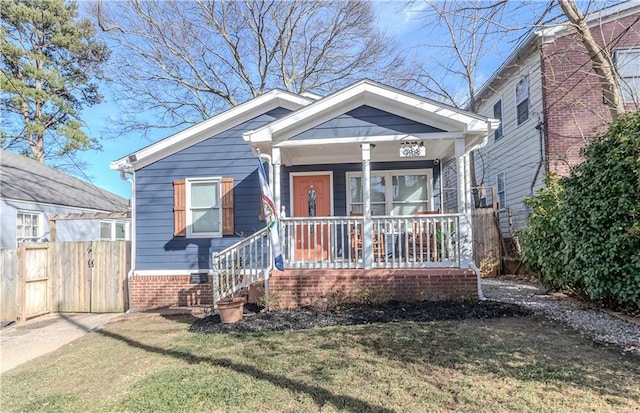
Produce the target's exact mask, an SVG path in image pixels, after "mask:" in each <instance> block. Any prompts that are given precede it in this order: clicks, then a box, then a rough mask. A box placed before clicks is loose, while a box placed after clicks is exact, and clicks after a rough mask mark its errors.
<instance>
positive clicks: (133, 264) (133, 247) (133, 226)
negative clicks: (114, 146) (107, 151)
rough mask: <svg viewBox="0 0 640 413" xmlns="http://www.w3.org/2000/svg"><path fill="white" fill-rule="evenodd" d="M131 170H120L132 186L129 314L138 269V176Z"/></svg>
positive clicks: (128, 287) (128, 275)
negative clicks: (133, 283) (135, 274)
mask: <svg viewBox="0 0 640 413" xmlns="http://www.w3.org/2000/svg"><path fill="white" fill-rule="evenodd" d="M129 168H130V165H129ZM129 168H126V167H124V168H122V169H120V179H122V180H123V181H126V182H129V183H130V184H131V221H130V222H131V223H130V226H129V234H130V238H131V268H130V269H129V272H128V273H127V304H129V308H127V313H128V312H130V311H131V310H130V303H131V277H132V276H133V274H134V272H135V267H136V180H135V177H136V176H135V173H133V172H130V170H131V169H129ZM128 173H130V174H131V178H128V177H127V175H126V174H128Z"/></svg>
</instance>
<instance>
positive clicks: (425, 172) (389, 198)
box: [346, 169, 433, 214]
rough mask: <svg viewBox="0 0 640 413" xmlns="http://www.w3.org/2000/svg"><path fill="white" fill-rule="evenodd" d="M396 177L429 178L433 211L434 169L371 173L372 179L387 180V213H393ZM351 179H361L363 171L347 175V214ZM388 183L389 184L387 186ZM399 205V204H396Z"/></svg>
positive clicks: (390, 170) (428, 188) (430, 201)
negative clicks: (421, 176) (420, 176)
mask: <svg viewBox="0 0 640 413" xmlns="http://www.w3.org/2000/svg"><path fill="white" fill-rule="evenodd" d="M394 175H426V176H427V182H428V184H427V185H428V187H427V203H428V206H429V209H430V210H433V170H432V169H389V170H383V171H371V177H374V176H384V178H385V208H384V209H385V213H387V212H388V213H392V212H393V204H394V201H393V184H392V182H393V176H394ZM351 178H361V179H362V171H351V172H347V173H346V180H347V185H346V186H347V193H346V196H347V214H349V213H350V211H351V204H352V202H351ZM387 182H389V183H388V184H387ZM395 203H397V202H395Z"/></svg>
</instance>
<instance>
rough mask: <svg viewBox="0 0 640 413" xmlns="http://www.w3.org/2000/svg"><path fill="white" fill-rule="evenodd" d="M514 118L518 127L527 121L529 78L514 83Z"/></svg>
mask: <svg viewBox="0 0 640 413" xmlns="http://www.w3.org/2000/svg"><path fill="white" fill-rule="evenodd" d="M516 116H517V121H518V125H520V124H522V123H523V122H524V121H526V120H527V119H529V76H524V77H523V78H522V79H520V81H519V82H518V83H516Z"/></svg>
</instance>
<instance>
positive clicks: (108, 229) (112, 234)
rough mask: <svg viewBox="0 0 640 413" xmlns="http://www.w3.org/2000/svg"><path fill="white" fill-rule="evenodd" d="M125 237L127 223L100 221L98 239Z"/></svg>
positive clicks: (111, 239) (122, 239) (115, 239)
mask: <svg viewBox="0 0 640 413" xmlns="http://www.w3.org/2000/svg"><path fill="white" fill-rule="evenodd" d="M126 239H127V223H126V222H121V221H100V240H102V241H124V240H126Z"/></svg>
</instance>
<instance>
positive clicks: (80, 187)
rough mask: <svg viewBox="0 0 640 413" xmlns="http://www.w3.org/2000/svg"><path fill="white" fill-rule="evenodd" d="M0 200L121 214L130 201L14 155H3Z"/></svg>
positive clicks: (0, 157)
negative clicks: (0, 197)
mask: <svg viewBox="0 0 640 413" xmlns="http://www.w3.org/2000/svg"><path fill="white" fill-rule="evenodd" d="M0 196H2V198H6V199H13V200H19V201H27V202H37V203H44V204H52V205H62V206H69V207H76V208H85V209H91V210H95V211H104V212H121V211H126V210H127V209H128V208H129V201H128V200H127V199H125V198H122V197H121V196H118V195H116V194H114V193H111V192H109V191H106V190H104V189H101V188H98V187H97V186H94V185H91V184H90V183H87V182H85V181H82V180H80V179H78V178H74V177H73V176H70V175H67V174H65V173H62V172H60V171H57V170H55V169H53V168H50V167H48V166H46V165H43V164H41V163H40V162H37V161H34V160H33V159H29V158H27V157H25V156H21V155H17V154H15V153H12V152H7V151H1V152H0Z"/></svg>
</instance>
